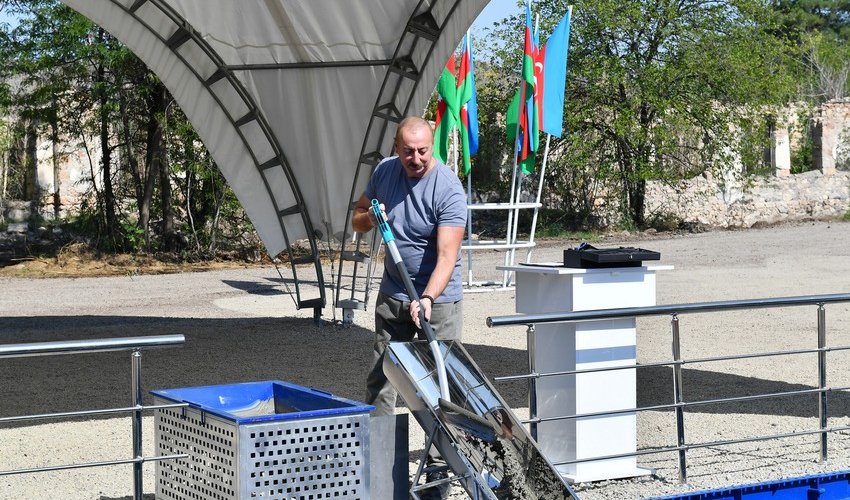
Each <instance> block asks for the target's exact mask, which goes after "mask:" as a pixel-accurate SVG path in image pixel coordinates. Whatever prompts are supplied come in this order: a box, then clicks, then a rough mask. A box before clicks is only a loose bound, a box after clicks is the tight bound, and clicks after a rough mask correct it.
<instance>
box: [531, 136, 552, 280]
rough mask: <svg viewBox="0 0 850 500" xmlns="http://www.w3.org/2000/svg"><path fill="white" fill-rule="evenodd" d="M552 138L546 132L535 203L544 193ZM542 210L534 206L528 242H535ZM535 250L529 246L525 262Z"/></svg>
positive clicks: (537, 202) (538, 201)
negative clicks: (538, 213)
mask: <svg viewBox="0 0 850 500" xmlns="http://www.w3.org/2000/svg"><path fill="white" fill-rule="evenodd" d="M551 139H552V134H546V149H544V150H543V166H542V167H541V168H540V180H538V181H537V197H536V198H535V199H534V202H535V204H537V205H539V204H540V197H541V195H542V194H543V180H544V179H545V178H546V164H547V163H548V160H549V141H550V140H551ZM539 210H540V207H538V206H535V207H534V215H532V216H531V232H530V233H529V236H528V243H529V244H531V243H534V233H535V231H536V230H537V212H538V211H539ZM533 250H534V247H533V246H529V247H528V253H527V254H525V262H526V263H529V262H531V252H532V251H533Z"/></svg>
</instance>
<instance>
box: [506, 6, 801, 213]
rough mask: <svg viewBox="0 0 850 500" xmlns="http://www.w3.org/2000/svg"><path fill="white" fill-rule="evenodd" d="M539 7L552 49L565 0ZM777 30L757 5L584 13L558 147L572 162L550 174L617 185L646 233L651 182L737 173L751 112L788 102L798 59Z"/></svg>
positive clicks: (576, 15) (510, 30)
mask: <svg viewBox="0 0 850 500" xmlns="http://www.w3.org/2000/svg"><path fill="white" fill-rule="evenodd" d="M535 5H536V10H537V11H538V12H539V13H540V26H541V37H540V38H541V40H545V38H546V35H547V34H548V31H549V30H551V29H552V26H553V24H554V23H556V22H557V21H558V20H560V18H561V16H562V15H563V14H564V12H565V11H566V8H567V2H566V1H559V0H541V1H539V2H537V3H536V4H535ZM518 21H519V19H518V18H513V19H509V20H506V22H505V23H503V24H501V25H500V26H498V27H497V28H495V30H494V31H495V34H496V36H497V37H505V38H506V39H509V40H514V39H516V40H518V36H519V34H520V33H521V31H520V29H519V23H518ZM775 29H776V19H775V17H774V16H772V11H771V10H769V9H767V8H766V6H764V5H763V4H762V3H761V2H759V1H758V0H740V1H728V0H721V1H716V2H704V1H701V0H678V1H673V0H636V1H632V2H621V1H618V0H587V1H585V2H581V3H577V4H575V8H574V10H573V18H572V29H571V40H570V54H569V69H568V77H567V98H566V103H565V124H564V126H565V132H566V134H565V141H566V144H564V145H560V144H558V142H559V141H553V142H554V143H555V148H556V149H557V148H560V149H561V150H562V151H563V154H564V155H565V159H564V160H563V161H562V162H560V163H561V164H560V165H556V167H557V168H556V169H553V171H552V175H553V177H554V176H559V175H562V174H560V173H559V172H557V169H571V170H573V171H578V172H588V173H594V174H596V175H597V176H604V177H603V179H602V181H616V183H617V184H618V185H619V190H618V197H619V200H618V202H619V206H620V207H621V209H622V212H623V215H624V222H625V223H627V224H634V225H637V226H642V225H644V223H645V220H644V219H645V214H644V197H645V186H646V181H647V180H648V179H656V178H664V177H668V176H670V175H671V174H672V173H675V172H681V169H682V167H683V165H685V166H686V167H687V170H688V171H689V172H693V171H701V170H704V169H722V168H726V167H728V166H729V158H730V156H731V155H733V154H737V153H738V152H739V151H740V150H742V149H743V148H745V147H746V146H747V145H745V144H742V143H740V142H739V141H737V140H736V139H735V137H736V134H735V133H734V131H735V130H736V129H737V128H738V127H741V126H745V125H746V124H747V123H748V120H749V119H750V116H749V115H750V112H751V111H752V110H753V109H755V108H758V107H762V106H768V105H773V104H779V103H783V102H785V101H786V100H787V98H788V96H789V95H790V91H791V89H792V88H793V86H792V85H791V82H790V79H789V78H788V76H787V75H788V72H787V66H788V57H789V55H792V54H793V52H792V51H791V50H790V48H789V46H788V45H787V44H786V43H785V42H784V41H783V40H782V39H780V38H778V37H776V36H775V34H774V33H775ZM519 46H520V45H519V42H518V41H516V42H513V41H511V42H509V43H507V44H506V48H503V49H498V50H496V51H495V53H494V56H495V57H494V61H495V64H496V65H498V66H501V67H502V68H505V69H506V70H511V69H514V68H516V67H517V65H518V63H517V61H518V57H519V53H520V50H519V49H518V47H519ZM508 72H509V71H508ZM694 138H696V140H694ZM586 145H593V148H592V150H588V149H587V148H586V147H581V146H586ZM538 161H539V160H538ZM547 175H548V173H547ZM609 175H610V176H613V177H612V178H608V177H607V176H609Z"/></svg>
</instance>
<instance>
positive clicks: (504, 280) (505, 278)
mask: <svg viewBox="0 0 850 500" xmlns="http://www.w3.org/2000/svg"><path fill="white" fill-rule="evenodd" d="M522 85H523V87H524V86H525V83H523V84H522ZM523 94H525V92H524V91H523V92H522V93H521V94H520V100H522V97H523ZM521 114H522V113H519V114H518V115H517V121H516V131H515V133H516V135H515V137H516V139H517V140H518V139H519V122H520V120H521V119H522V118H521V116H519V115H521ZM517 140H515V141H514V145H513V157H514V168H513V174H512V175H511V192H510V202H509V205H513V204H514V186H515V185H516V177H517V175H516V171H517V166H518V163H519V162H518V161H517V144H516V143H517ZM513 215H514V211H513V210H510V209H509V210H508V229H507V231H506V233H505V243H507V244H510V242H511V227H512V225H513ZM509 257H510V249H506V251H505V266H507V265H509V264H508V259H509ZM511 264H513V262H511ZM509 274H510V271H507V270H506V271H504V272H503V273H502V287H503V288H506V287H507V286H508V275H509Z"/></svg>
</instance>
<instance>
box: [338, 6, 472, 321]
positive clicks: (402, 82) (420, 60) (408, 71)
mask: <svg viewBox="0 0 850 500" xmlns="http://www.w3.org/2000/svg"><path fill="white" fill-rule="evenodd" d="M460 3H461V0H436V1H433V2H425V0H420V1H419V3H418V4H417V6H416V8H415V9H414V10H413V13H412V14H411V16H410V18H409V19H408V21H407V25H406V26H405V29H404V33H403V35H402V37H401V39H400V40H399V42H398V45H397V46H396V50H395V53H394V54H393V57H392V59H391V60H390V62H389V66H388V71H387V73H386V75H385V76H384V81H383V83H382V84H381V90H380V91H379V92H378V98H377V100H376V101H375V106H374V108H373V110H372V116H371V117H370V119H369V125H368V127H367V128H366V133H365V134H364V138H363V146H362V148H361V150H360V154H359V155H358V162H357V166H356V169H355V174H354V182H353V183H352V186H351V193H350V195H349V207H348V211H347V213H346V217H345V226H344V229H343V234H342V238H341V246H340V256H339V270H338V273H337V286H336V300H335V303H336V307H337V308H338V309H342V321H343V324H346V325H347V324H351V322H352V318H353V314H354V311H355V310H360V311H362V310H365V309H366V304H367V303H368V302H369V293H370V291H371V285H372V280H373V276H372V273H371V267H370V265H371V263H372V260H373V258H374V257H375V256H376V254H377V251H378V248H377V247H378V245H377V243H378V240H377V232H376V231H371V237H368V236H367V235H364V234H362V233H353V234H352V233H349V225H350V223H351V216H352V213H353V210H354V206H355V204H356V203H357V200H358V199H359V198H360V194H361V193H360V191H359V190H358V187H359V186H363V185H365V179H367V178H368V176H369V175H371V174H372V171H373V170H374V169H375V167H376V166H377V165H378V163H380V162H381V160H383V159H384V158H385V157H387V156H389V155H390V154H391V152H392V148H393V140H394V134H395V127H392V124H398V123H399V122H401V120H402V119H404V117H405V116H407V114H408V113H409V112H410V107H411V105H412V104H413V98H414V94H415V93H416V90H417V88H418V87H419V85H420V83H421V82H422V78H423V69H424V68H425V66H427V65H428V63H429V61H430V60H431V56H432V54H433V52H434V48H435V46H436V44H437V41H438V40H439V38H440V34H441V33H442V32H443V29H444V28H445V26H446V23H447V22H448V21H449V20H450V19H451V18H452V13H453V12H454V11H455V9H456V8H457V7H458V5H459V4H460ZM446 4H448V5H449V7H448V8H446ZM439 12H445V16H440V19H438V15H439V14H438V13H439ZM367 167H368V168H367ZM367 234H368V233H367ZM349 237H351V239H352V241H351V242H350V244H349V242H348V239H349ZM361 265H363V266H364V267H366V268H367V272H366V274H365V277H363V279H364V280H365V285H361V284H359V283H358V273H359V272H360V269H359V267H360V266H361ZM343 279H345V282H344V281H343ZM344 294H346V295H347V296H343V295H344Z"/></svg>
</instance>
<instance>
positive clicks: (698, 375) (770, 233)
mask: <svg viewBox="0 0 850 500" xmlns="http://www.w3.org/2000/svg"><path fill="white" fill-rule="evenodd" d="M621 243H622V242H620V241H616V240H613V239H612V240H606V241H603V242H600V243H599V244H598V246H617V245H618V244H621ZM575 244H576V242H574V241H570V242H551V241H550V242H546V243H545V244H544V245H542V246H541V248H538V249H537V250H535V253H534V256H533V259H534V261H537V262H546V261H557V260H560V255H561V252H562V250H563V249H564V248H565V247H568V246H573V245H575ZM625 244H628V245H630V246H639V247H643V248H648V249H652V250H657V251H660V252H661V255H662V261H661V263H663V264H671V265H673V266H674V267H675V269H674V270H672V271H666V272H662V273H660V274H659V276H658V303H659V304H671V303H687V302H700V301H714V300H730V299H743V298H758V297H776V296H791V295H809V294H825V293H839V292H850V223H824V222H815V223H801V224H794V225H783V226H778V227H773V228H767V229H755V230H748V231H723V232H710V233H702V234H694V235H686V236H676V237H653V238H652V239H648V240H629V241H627V242H625ZM521 257H522V258H523V259H524V253H523V254H522V256H521ZM501 263H502V256H501V254H498V253H495V252H494V253H480V254H476V255H475V261H474V270H475V272H476V276H475V278H476V279H485V278H490V279H497V278H500V276H501V273H500V272H498V271H496V270H495V266H496V265H498V264H501ZM0 289H2V293H0V343H19V342H35V341H46V340H56V339H70V338H108V337H120V336H137V335H155V334H165V333H182V334H184V335H185V336H186V339H187V340H186V345H185V346H184V347H182V348H178V349H167V350H155V351H148V352H146V353H145V354H144V356H143V382H144V386H145V390H146V391H147V390H149V389H154V388H166V387H182V386H190V385H203V384H221V383H228V382H236V381H249V380H263V379H283V380H287V381H291V382H295V383H298V384H303V385H307V386H312V387H317V388H320V389H323V390H326V391H330V392H333V393H336V394H339V395H341V396H344V397H349V398H353V399H360V398H361V397H362V392H363V391H362V386H363V382H362V381H363V380H364V378H365V374H366V370H365V364H364V360H366V359H369V354H370V349H371V341H372V339H371V337H372V334H371V329H372V318H371V312H370V311H367V312H366V313H358V314H357V316H356V317H355V325H354V326H352V327H351V328H347V329H342V328H339V327H335V326H324V327H319V326H316V325H314V323H313V322H312V319H311V316H312V312H311V311H297V310H296V309H295V307H294V305H293V301H292V299H291V298H290V297H289V296H287V294H286V291H285V289H284V288H283V287H282V286H281V283H280V278H279V277H278V275H277V272H276V271H275V270H274V269H273V268H264V267H257V268H244V269H225V270H215V271H209V272H202V273H182V274H166V275H157V276H137V275H132V274H130V275H124V276H117V277H104V278H73V279H72V278H49V279H38V280H34V279H22V278H8V277H0ZM513 308H514V295H513V292H498V293H496V292H492V293H468V294H467V298H466V300H465V306H464V310H465V318H464V344H465V345H466V347H467V349H468V351H469V352H470V354H471V355H472V357H473V358H474V359H475V360H476V363H478V364H479V366H481V368H482V370H483V371H484V373H486V374H487V375H488V376H490V377H491V378H492V377H496V376H500V375H510V374H517V373H522V372H523V371H524V370H525V364H526V358H527V355H526V352H525V333H524V329H522V328H513V327H511V328H499V329H488V328H487V327H486V326H485V320H486V318H487V316H491V315H503V314H512V313H513V312H514V309H513ZM331 316H332V312H331V311H330V309H327V310H326V313H325V317H326V318H330V317H331ZM337 316H338V314H337ZM815 319H816V314H815V311H814V309H811V308H809V309H805V308H793V309H784V310H781V311H780V310H777V311H773V310H770V311H768V310H761V311H756V312H744V311H739V312H735V313H728V314H723V315H719V314H718V315H714V314H697V315H687V316H684V317H683V318H682V334H683V344H682V348H683V354H684V356H685V357H691V358H693V357H707V356H717V355H722V354H730V353H745V352H763V351H770V350H781V349H796V348H811V347H813V345H814V342H815V339H816V333H817V332H816V328H815ZM668 323H669V322H668V320H667V319H664V318H662V319H658V320H657V321H656V320H645V321H644V320H641V321H640V322H639V323H638V359H639V362H641V363H648V362H652V361H656V360H664V359H669V356H670V333H669V324H668ZM827 325H828V341H829V343H830V344H832V345H850V305H848V304H837V305H831V306H828V307H827ZM828 359H829V361H828V366H829V381H828V382H829V384H830V385H832V386H834V387H846V386H850V362H848V356H847V355H845V354H843V353H841V352H834V353H830V354H829V358H828ZM129 368H130V366H129V356H128V355H126V354H121V353H119V354H87V355H82V356H73V357H71V356H51V357H45V358H22V359H14V360H3V361H0V380H3V382H4V383H3V384H0V401H2V402H3V403H2V405H0V416H12V415H24V414H35V413H47V412H56V411H68V410H80V409H93V408H104V407H110V406H124V405H126V404H128V402H129ZM646 372H647V373H643V374H641V375H640V376H639V379H638V404H639V405H640V406H646V405H651V404H659V402H668V401H669V399H670V392H669V391H670V388H669V372H667V371H664V370H663V369H657V370H656V369H654V368H651V369H647V370H646ZM641 373H642V372H641ZM815 381H816V370H815V364H814V359H813V356H812V355H801V356H795V357H793V358H790V357H783V358H762V359H760V360H758V361H745V362H744V361H742V362H736V363H726V364H719V363H714V364H701V365H694V366H692V367H687V368H686V370H685V384H686V393H685V394H686V397H687V398H688V399H689V400H697V399H706V398H710V397H720V396H719V394H725V395H729V391H731V392H732V393H734V394H743V393H747V392H779V391H783V390H794V389H797V388H804V387H811V386H812V384H814V382H815ZM499 388H500V390H501V392H502V394H503V396H504V397H505V399H506V400H507V402H508V403H509V404H510V405H511V406H512V407H514V408H515V409H516V410H517V413H518V414H520V415H522V414H523V413H527V399H526V398H527V396H526V394H525V391H524V389H525V387H524V384H501V385H499ZM724 390H726V392H724ZM829 411H830V421H829V423H830V425H832V426H839V425H847V424H850V420H848V417H847V416H848V415H850V399H848V398H846V397H844V395H843V393H838V394H835V395H834V396H833V397H832V399H831V402H830V410H829ZM816 421H817V407H816V404H815V401H814V399H813V398H812V397H810V396H807V397H802V398H800V399H794V400H776V401H774V400H762V401H761V402H754V403H750V404H747V405H736V406H734V407H724V408H712V409H708V408H706V409H704V410H696V411H693V412H691V413H689V414H688V415H687V421H686V425H687V430H688V432H689V434H688V436H687V439H688V442H692V443H696V442H704V441H714V440H722V439H734V438H736V437H741V436H744V435H761V434H773V433H779V432H788V431H791V430H808V429H814V428H815V426H816ZM673 422H674V421H673V419H672V414H670V413H668V412H660V411H659V412H646V413H642V414H641V415H640V417H639V419H638V442H639V446H640V447H641V448H645V447H648V446H669V445H671V444H673V443H674V441H675V438H674V434H673V429H674V425H673ZM411 427H413V428H415V427H416V424H415V422H413V421H412V422H411ZM129 430H130V423H129V420H128V419H122V418H102V419H97V420H89V421H81V422H64V423H44V424H40V425H26V426H21V425H10V424H4V425H2V426H0V443H3V444H2V446H0V464H3V465H2V466H0V468H2V469H4V470H8V469H17V468H25V467H34V466H39V465H47V464H60V463H70V462H94V461H99V460H106V459H114V458H127V457H129V455H130V450H131V449H132V446H131V444H130V442H129ZM144 432H145V436H146V439H145V445H146V448H147V449H146V454H148V455H149V454H151V453H152V449H151V448H152V446H153V430H152V428H151V421H150V418H149V417H147V418H146V419H145V429H144ZM846 441H847V435H846V434H838V435H835V436H833V437H831V438H830V461H829V463H828V465H825V466H824V465H820V464H818V463H817V452H816V450H817V445H816V443H817V438H816V437H815V436H812V437H809V438H795V440H782V441H766V442H760V443H753V444H747V445H737V446H733V447H710V448H707V449H704V450H698V451H693V452H689V454H688V460H689V465H690V466H691V470H690V477H689V479H690V485H689V486H687V487H685V486H679V485H678V484H677V477H678V473H677V471H676V468H675V467H676V459H675V456H674V455H672V454H666V455H658V456H647V457H644V458H641V459H640V460H639V463H640V464H641V465H643V466H646V467H650V468H654V469H655V470H656V475H655V476H648V477H646V478H643V479H640V480H624V481H612V482H606V483H597V484H593V485H579V489H580V490H582V498H583V499H601V498H609V499H620V498H645V497H650V496H656V495H661V494H670V493H673V492H676V491H682V490H685V489H687V488H690V489H700V488H708V487H715V486H719V485H721V484H734V483H744V482H750V481H754V480H767V479H776V478H780V477H787V476H794V475H800V474H804V473H812V472H816V471H820V470H838V469H843V468H848V467H850V451H847V452H845V451H844V450H845V449H848V450H850V447H848V446H846V445H847V444H849V443H847V442H846ZM423 442H424V438H423V437H422V434H421V431H419V430H418V429H414V430H413V431H412V432H411V451H412V456H418V453H419V451H417V450H420V451H421V448H422V446H423ZM94 445H96V446H98V447H102V448H103V450H102V451H98V450H95V449H91V448H92V447H93V446H94ZM153 471H154V465H153V464H147V465H146V466H145V481H146V483H145V491H146V492H151V493H152V492H153V491H154V484H153ZM0 492H2V493H0V496H2V498H4V499H6V498H8V499H31V498H70V499H85V500H87V499H100V500H106V499H115V498H129V497H128V495H130V492H131V474H130V467H129V466H115V467H108V468H92V469H84V470H79V471H65V472H53V473H48V474H43V475H33V474H28V475H21V476H4V477H0ZM463 497H464V496H463V495H456V498H463Z"/></svg>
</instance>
